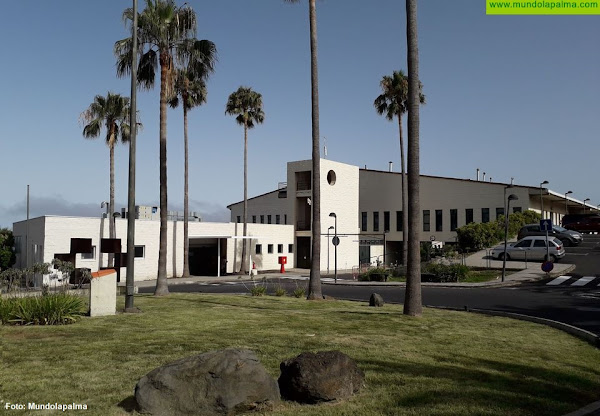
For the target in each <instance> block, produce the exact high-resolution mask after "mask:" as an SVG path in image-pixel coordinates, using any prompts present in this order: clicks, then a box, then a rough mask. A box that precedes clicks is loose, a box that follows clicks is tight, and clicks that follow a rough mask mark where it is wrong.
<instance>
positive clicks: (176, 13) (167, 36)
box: [114, 0, 216, 296]
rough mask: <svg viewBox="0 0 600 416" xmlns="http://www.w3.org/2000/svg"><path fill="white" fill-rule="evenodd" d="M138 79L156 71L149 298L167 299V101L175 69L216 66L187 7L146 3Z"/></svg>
mask: <svg viewBox="0 0 600 416" xmlns="http://www.w3.org/2000/svg"><path fill="white" fill-rule="evenodd" d="M123 19H124V20H125V21H132V20H133V10H132V9H131V8H129V9H125V11H124V12H123ZM137 32H138V33H137V39H138V43H139V48H138V55H139V60H138V67H137V78H138V82H139V83H140V84H141V86H142V87H143V88H147V89H150V88H152V87H153V86H154V80H155V72H156V69H157V68H158V66H159V65H160V128H159V150H160V152H159V162H160V163H159V164H160V243H159V251H158V275H157V279H156V289H155V290H154V295H156V296H160V295H167V294H168V293H169V287H168V285H167V206H168V205H167V100H168V97H171V96H172V91H173V83H174V78H175V63H176V62H177V63H179V64H181V66H185V67H187V68H193V70H194V72H195V73H197V74H205V75H207V74H209V73H211V72H213V69H214V63H215V61H216V48H215V45H214V44H213V43H212V42H210V41H207V40H200V41H199V40H197V39H196V38H195V35H196V13H195V12H194V10H193V9H192V8H191V7H189V6H188V5H186V4H184V5H183V6H181V7H177V6H176V5H175V2H174V0H146V8H145V9H144V10H143V11H142V12H141V13H140V14H139V16H138V30H137ZM114 51H115V56H116V57H117V75H118V76H121V77H122V76H127V75H129V73H130V71H131V66H132V63H131V58H132V40H131V37H129V38H126V39H122V40H119V41H117V42H116V43H115V48H114Z"/></svg>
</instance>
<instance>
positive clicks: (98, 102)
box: [81, 92, 130, 267]
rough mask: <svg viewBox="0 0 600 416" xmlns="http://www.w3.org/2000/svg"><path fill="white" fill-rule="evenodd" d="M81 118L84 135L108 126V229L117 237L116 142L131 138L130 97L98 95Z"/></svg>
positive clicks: (91, 135) (90, 136)
mask: <svg viewBox="0 0 600 416" xmlns="http://www.w3.org/2000/svg"><path fill="white" fill-rule="evenodd" d="M81 119H82V120H83V122H84V123H86V124H85V127H84V128H83V137H85V138H86V139H95V138H97V137H98V136H99V135H100V132H101V130H102V126H104V127H105V128H106V144H107V145H108V149H109V152H110V199H109V201H110V202H109V205H108V215H109V217H108V230H109V235H110V238H115V218H114V216H113V213H114V211H115V144H116V143H117V142H118V138H119V135H120V136H121V141H122V142H126V141H128V140H129V135H130V123H129V120H130V114H129V98H128V97H122V96H121V95H120V94H113V93H111V92H109V93H108V95H107V96H106V97H103V96H101V95H96V97H94V102H93V103H91V104H90V106H89V107H88V109H87V110H86V111H84V112H83V113H81ZM113 260H114V256H113V255H112V254H110V255H109V256H108V266H109V267H112V266H113Z"/></svg>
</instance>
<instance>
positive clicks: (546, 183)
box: [540, 181, 550, 219]
mask: <svg viewBox="0 0 600 416" xmlns="http://www.w3.org/2000/svg"><path fill="white" fill-rule="evenodd" d="M549 183H550V182H548V181H544V182H542V183H540V205H541V208H540V213H541V214H542V219H544V196H543V195H542V193H543V191H544V188H543V186H544V185H548V184H549Z"/></svg>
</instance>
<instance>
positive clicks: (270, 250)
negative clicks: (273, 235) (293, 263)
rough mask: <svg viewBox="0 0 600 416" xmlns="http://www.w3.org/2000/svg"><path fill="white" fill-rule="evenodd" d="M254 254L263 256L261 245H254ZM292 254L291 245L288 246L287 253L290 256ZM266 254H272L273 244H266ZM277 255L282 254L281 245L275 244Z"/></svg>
mask: <svg viewBox="0 0 600 416" xmlns="http://www.w3.org/2000/svg"><path fill="white" fill-rule="evenodd" d="M255 252H256V254H263V253H262V244H257V245H256V251H255ZM293 252H294V245H293V244H288V253H289V254H291V253H293ZM267 253H268V254H273V244H267ZM277 253H279V254H283V244H277Z"/></svg>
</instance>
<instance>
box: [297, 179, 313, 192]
mask: <svg viewBox="0 0 600 416" xmlns="http://www.w3.org/2000/svg"><path fill="white" fill-rule="evenodd" d="M310 189H311V184H310V181H299V182H296V191H310Z"/></svg>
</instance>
